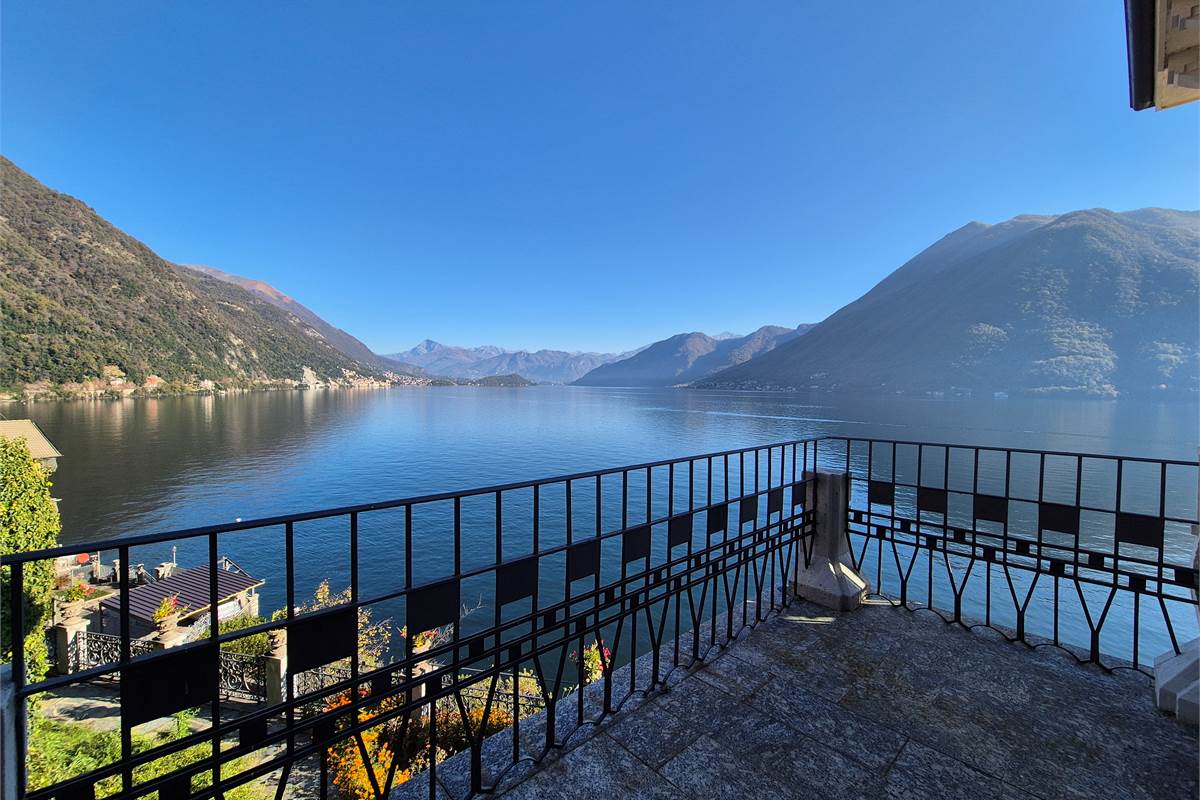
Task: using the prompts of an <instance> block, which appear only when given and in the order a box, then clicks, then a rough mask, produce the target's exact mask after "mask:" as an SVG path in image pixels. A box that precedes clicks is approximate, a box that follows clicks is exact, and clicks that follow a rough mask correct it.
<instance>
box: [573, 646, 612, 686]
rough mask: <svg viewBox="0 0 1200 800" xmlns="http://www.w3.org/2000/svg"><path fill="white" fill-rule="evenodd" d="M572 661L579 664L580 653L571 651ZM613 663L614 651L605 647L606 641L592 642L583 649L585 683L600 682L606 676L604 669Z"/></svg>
mask: <svg viewBox="0 0 1200 800" xmlns="http://www.w3.org/2000/svg"><path fill="white" fill-rule="evenodd" d="M571 660H572V661H574V662H575V663H576V664H578V663H579V651H578V650H573V651H571ZM611 662H612V651H611V650H609V649H608V648H607V647H605V646H604V640H603V639H601V640H600V641H597V642H592V643H591V644H589V645H588V646H587V647H585V648H583V682H584V683H591V682H593V681H596V680H599V679H600V676H602V675H603V674H604V668H605V666H606V665H607V664H609V663H611Z"/></svg>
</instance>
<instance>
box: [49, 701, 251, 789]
mask: <svg viewBox="0 0 1200 800" xmlns="http://www.w3.org/2000/svg"><path fill="white" fill-rule="evenodd" d="M189 719H190V716H189V715H187V714H179V715H176V725H175V729H174V731H172V732H170V733H159V734H157V735H154V736H145V735H139V734H134V737H133V751H134V752H135V753H137V752H144V751H146V750H149V749H150V748H152V747H158V746H161V745H163V744H166V743H167V742H171V741H174V740H176V739H180V738H182V737H183V736H186V735H187V733H188V724H187V723H188V720H189ZM211 753H212V745H211V744H210V743H208V742H202V743H200V744H197V745H194V746H192V747H189V748H186V749H184V750H180V751H179V752H177V753H171V754H170V755H166V756H163V757H162V758H157V759H155V760H153V761H151V762H149V763H147V764H143V765H141V766H139V767H137V768H135V769H134V771H133V780H134V782H135V783H145V782H146V781H151V780H154V779H155V778H160V777H162V776H164V775H169V774H170V773H172V772H174V771H176V770H178V769H181V768H183V767H186V766H188V765H189V764H194V763H196V762H197V761H199V760H200V759H202V758H206V757H208V756H209V755H210V754H211ZM120 760H121V734H120V733H119V732H118V731H98V730H95V729H94V728H92V727H90V726H89V725H87V724H86V723H83V722H64V721H61V720H52V719H46V718H44V717H41V716H38V715H36V714H35V715H34V717H33V721H32V724H31V726H30V729H29V749H28V758H27V760H26V765H27V769H28V773H27V776H28V777H27V779H26V780H27V785H28V788H29V789H30V790H35V789H42V788H45V787H47V786H51V785H53V784H56V783H60V782H62V781H65V780H69V779H71V778H74V777H77V776H79V775H82V774H85V773H87V772H91V771H92V770H96V769H100V768H102V767H105V766H108V765H110V764H113V763H116V762H117V761H120ZM251 763H252V762H251V761H250V758H249V757H243V758H238V759H233V760H231V761H228V762H225V763H224V764H222V765H221V772H222V775H225V776H229V775H236V774H237V773H239V772H242V771H244V770H246V769H247V768H248V767H249V766H251ZM211 785H212V774H211V773H210V772H201V773H198V774H196V775H193V776H192V789H193V790H198V789H204V788H207V787H209V786H211ZM95 789H96V797H99V798H103V797H109V796H111V795H114V794H117V793H118V792H120V791H121V776H120V775H114V776H112V777H109V778H105V779H104V780H101V781H98V782H97V783H96V785H95ZM270 796H271V795H270V793H269V792H268V791H267V790H266V789H265V788H264V787H262V786H258V785H255V784H253V783H250V784H244V785H242V786H239V787H237V788H236V789H233V790H232V791H230V792H227V793H226V794H225V797H226V798H227V800H265V799H266V798H268V797H270Z"/></svg>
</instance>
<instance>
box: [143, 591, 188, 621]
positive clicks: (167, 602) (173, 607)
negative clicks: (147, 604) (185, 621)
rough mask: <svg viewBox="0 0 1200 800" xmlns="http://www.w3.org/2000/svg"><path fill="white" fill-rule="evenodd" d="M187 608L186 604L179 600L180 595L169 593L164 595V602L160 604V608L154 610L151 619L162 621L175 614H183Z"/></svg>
mask: <svg viewBox="0 0 1200 800" xmlns="http://www.w3.org/2000/svg"><path fill="white" fill-rule="evenodd" d="M185 610H186V609H185V608H184V606H182V605H181V604H180V602H179V595H177V594H173V595H169V596H167V597H164V598H163V600H162V602H161V603H159V604H158V608H156V609H155V610H154V614H153V615H152V616H151V617H150V619H151V620H153V621H154V622H162V621H163V620H164V619H166V618H167V617H169V616H171V615H173V614H182V613H183V612H184V611H185Z"/></svg>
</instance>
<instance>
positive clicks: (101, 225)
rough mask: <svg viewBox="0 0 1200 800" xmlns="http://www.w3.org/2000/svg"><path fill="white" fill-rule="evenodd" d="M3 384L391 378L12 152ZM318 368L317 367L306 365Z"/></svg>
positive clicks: (3, 282) (3, 220)
mask: <svg viewBox="0 0 1200 800" xmlns="http://www.w3.org/2000/svg"><path fill="white" fill-rule="evenodd" d="M0 179H2V184H3V196H2V198H0V255H2V263H3V269H2V270H0V313H2V316H3V318H4V325H3V327H2V328H0V350H2V352H3V353H4V359H3V362H2V363H0V384H7V385H12V384H26V383H34V382H40V381H46V382H50V383H55V384H67V383H72V382H79V381H83V380H85V379H88V378H95V377H98V376H101V375H102V374H103V373H104V367H105V366H106V365H115V366H116V367H117V368H119V370H120V371H122V372H124V373H125V375H126V376H127V377H128V379H129V380H130V381H132V382H133V383H135V384H140V383H141V382H142V381H144V380H145V379H146V378H148V377H149V376H150V375H151V374H154V375H157V376H159V377H160V378H162V379H164V380H166V381H172V382H181V383H186V382H195V381H197V380H214V381H218V382H230V381H233V382H247V383H261V382H270V381H297V382H299V381H305V380H307V379H311V378H312V377H313V376H314V375H315V376H316V377H317V378H319V379H321V380H326V381H328V380H346V379H351V377H352V376H355V375H357V376H374V377H383V371H382V370H380V369H378V368H375V367H373V366H371V365H369V364H363V363H362V362H360V361H358V360H356V359H353V358H350V357H348V356H346V355H345V354H344V353H342V352H341V351H339V350H338V349H337V348H336V347H334V346H333V345H332V344H331V343H330V342H328V341H327V340H326V339H325V338H324V336H323V335H322V333H321V332H320V331H319V330H317V329H316V328H314V327H313V326H312V325H310V324H309V323H307V322H306V321H305V320H303V319H301V318H300V317H298V316H296V315H295V314H293V313H290V312H288V311H285V310H284V309H282V308H280V307H278V306H277V305H275V304H273V303H269V302H267V301H266V300H265V299H263V298H262V297H261V296H260V295H255V294H252V293H250V292H248V291H246V290H245V289H242V288H241V287H239V286H235V285H233V284H230V283H226V282H223V281H219V280H216V279H214V278H211V277H208V276H205V275H201V274H198V273H196V272H192V271H189V270H184V269H180V268H178V267H176V266H175V265H173V264H171V263H169V262H167V261H165V260H164V259H162V258H160V257H159V256H158V255H156V254H155V253H154V252H152V251H151V250H150V249H149V248H148V247H146V246H145V245H144V244H142V243H141V242H139V241H137V240H136V239H134V238H133V237H131V236H129V235H128V234H126V233H124V232H122V231H120V230H118V229H117V228H116V227H114V226H113V225H111V224H110V223H108V222H107V221H105V220H104V219H102V218H101V217H100V216H99V215H98V214H97V213H96V212H95V211H94V210H92V209H91V208H89V207H88V206H87V205H85V204H84V203H82V202H80V201H79V200H77V199H75V198H73V197H70V196H68V195H66V194H62V193H59V192H56V191H53V190H52V189H49V188H48V187H46V186H44V185H43V184H41V183H40V182H38V181H37V180H36V179H34V178H33V177H31V176H30V175H28V174H27V173H25V172H24V171H23V170H21V169H20V168H19V167H17V166H16V165H15V164H13V163H12V162H11V161H9V160H8V159H7V158H3V157H0ZM306 369H307V370H308V371H307V372H306Z"/></svg>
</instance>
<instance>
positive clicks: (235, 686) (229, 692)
mask: <svg viewBox="0 0 1200 800" xmlns="http://www.w3.org/2000/svg"><path fill="white" fill-rule="evenodd" d="M217 689H218V691H220V692H221V693H222V694H224V695H225V696H226V697H231V698H238V699H242V700H250V701H261V700H266V699H267V660H266V659H265V658H264V657H263V656H254V655H246V654H243V653H226V652H222V653H221V655H220V659H219V661H218V668H217Z"/></svg>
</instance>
